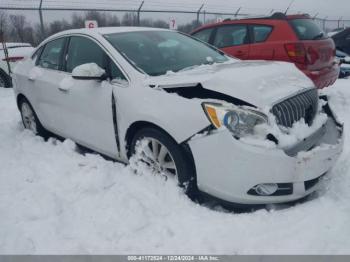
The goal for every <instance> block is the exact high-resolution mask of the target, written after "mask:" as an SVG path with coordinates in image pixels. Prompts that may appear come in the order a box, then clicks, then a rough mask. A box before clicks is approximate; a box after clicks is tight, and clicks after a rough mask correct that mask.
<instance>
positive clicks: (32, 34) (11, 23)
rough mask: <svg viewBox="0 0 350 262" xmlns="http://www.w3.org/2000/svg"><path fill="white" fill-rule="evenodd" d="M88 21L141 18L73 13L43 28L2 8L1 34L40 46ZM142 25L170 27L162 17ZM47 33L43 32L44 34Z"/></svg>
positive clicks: (186, 28) (129, 22)
mask: <svg viewBox="0 0 350 262" xmlns="http://www.w3.org/2000/svg"><path fill="white" fill-rule="evenodd" d="M85 20H96V21H97V22H98V26H99V27H104V26H137V25H138V19H137V15H136V14H135V13H125V14H124V15H123V16H122V17H121V18H119V17H118V16H117V15H115V14H110V13H107V12H98V11H88V12H85V13H83V14H77V13H73V14H72V17H71V19H70V21H68V20H66V19H61V20H55V21H52V22H50V23H48V24H45V25H44V28H42V27H41V25H40V24H39V23H36V24H31V23H29V22H28V20H27V18H26V17H25V16H24V15H13V14H11V15H8V14H7V13H6V12H5V11H0V35H1V33H2V35H3V37H4V39H5V41H6V42H23V43H30V44H32V45H33V46H36V45H38V44H39V43H40V42H41V41H42V40H43V39H45V38H46V37H48V36H50V35H53V34H55V33H57V32H60V31H63V30H68V29H74V28H82V27H84V22H85ZM200 25H201V22H198V21H197V20H193V21H191V22H189V23H186V24H182V25H179V26H178V30H179V31H181V32H184V33H189V32H191V31H192V30H193V29H195V28H196V27H198V26H200ZM140 26H145V27H157V28H169V24H168V22H166V21H164V20H161V19H156V20H154V19H151V18H146V19H140ZM43 32H44V33H43Z"/></svg>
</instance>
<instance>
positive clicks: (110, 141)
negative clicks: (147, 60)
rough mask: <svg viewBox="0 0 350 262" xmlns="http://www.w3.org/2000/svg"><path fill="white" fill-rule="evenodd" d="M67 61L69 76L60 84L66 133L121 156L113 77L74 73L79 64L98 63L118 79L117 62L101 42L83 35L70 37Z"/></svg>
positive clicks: (110, 153)
mask: <svg viewBox="0 0 350 262" xmlns="http://www.w3.org/2000/svg"><path fill="white" fill-rule="evenodd" d="M65 60H66V63H65V71H66V77H65V78H64V79H63V80H62V81H61V82H60V83H59V86H58V89H59V90H60V92H61V96H60V101H59V103H60V106H61V108H62V109H63V110H62V111H63V115H62V116H61V117H62V118H63V119H64V120H65V121H64V122H65V123H64V126H63V127H64V133H65V134H66V136H67V137H70V138H72V139H73V140H74V141H76V142H78V143H80V144H82V145H84V146H87V147H89V148H91V149H94V150H96V151H98V152H101V153H103V154H106V155H108V156H111V157H117V155H118V147H117V142H116V136H115V134H116V130H115V128H116V127H115V126H114V115H113V108H114V106H113V104H112V103H113V85H112V84H111V83H110V81H109V80H106V81H97V80H77V79H74V78H73V77H72V75H71V72H72V71H73V69H74V68H75V67H77V66H79V65H82V64H87V63H95V64H97V65H98V66H100V67H101V68H103V69H105V70H106V72H107V74H109V75H110V76H111V78H114V77H116V76H113V73H114V74H115V71H116V70H117V69H116V68H117V67H116V65H115V64H114V63H113V62H112V60H111V59H110V58H109V57H108V55H107V54H106V53H105V51H104V50H103V49H102V48H101V46H100V45H99V44H97V43H96V42H95V41H94V40H93V39H90V38H88V37H83V36H72V37H70V41H69V45H68V51H67V55H66V58H65ZM112 68H114V70H111V69H112ZM118 77H119V78H122V77H121V76H118Z"/></svg>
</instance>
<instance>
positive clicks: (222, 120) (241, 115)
mask: <svg viewBox="0 0 350 262" xmlns="http://www.w3.org/2000/svg"><path fill="white" fill-rule="evenodd" d="M202 106H203V109H204V111H205V113H206V115H207V117H208V119H209V121H210V122H211V123H212V124H213V125H214V126H215V127H216V128H221V127H226V128H227V129H228V130H230V131H231V133H232V134H233V135H234V136H235V137H243V136H245V135H249V134H254V128H255V127H256V126H257V125H261V124H264V123H267V122H268V118H267V116H266V115H265V114H263V113H261V112H259V111H256V110H254V109H251V108H247V107H239V106H234V105H232V104H219V103H203V104H202Z"/></svg>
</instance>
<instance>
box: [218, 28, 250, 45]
mask: <svg viewBox="0 0 350 262" xmlns="http://www.w3.org/2000/svg"><path fill="white" fill-rule="evenodd" d="M248 43H249V37H248V30H247V26H245V25H227V26H222V27H219V28H218V29H217V32H216V36H215V41H214V46H216V47H218V48H224V47H229V46H238V45H244V44H248Z"/></svg>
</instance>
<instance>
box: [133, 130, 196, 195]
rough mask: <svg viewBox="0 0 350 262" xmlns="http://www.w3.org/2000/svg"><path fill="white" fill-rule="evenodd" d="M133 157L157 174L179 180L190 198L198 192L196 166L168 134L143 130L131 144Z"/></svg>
mask: <svg viewBox="0 0 350 262" xmlns="http://www.w3.org/2000/svg"><path fill="white" fill-rule="evenodd" d="M130 149H131V156H134V157H135V158H136V161H140V162H143V163H144V164H146V166H147V167H148V168H149V169H150V170H151V171H152V172H153V173H155V174H157V175H158V174H159V175H166V176H167V177H175V178H177V181H178V184H179V185H180V186H181V187H183V188H185V192H186V194H187V195H189V196H190V197H191V196H192V195H194V192H195V191H196V182H195V170H194V165H193V163H192V161H191V159H190V157H189V156H188V153H186V152H185V150H184V149H183V148H182V147H181V146H180V145H179V144H177V143H176V141H175V140H174V139H172V138H171V137H170V136H169V135H168V134H166V133H165V132H162V131H160V130H158V129H156V128H151V127H150V128H143V129H141V130H140V131H138V132H137V133H136V135H135V136H134V138H133V139H132V142H131V146H130Z"/></svg>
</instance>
